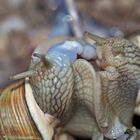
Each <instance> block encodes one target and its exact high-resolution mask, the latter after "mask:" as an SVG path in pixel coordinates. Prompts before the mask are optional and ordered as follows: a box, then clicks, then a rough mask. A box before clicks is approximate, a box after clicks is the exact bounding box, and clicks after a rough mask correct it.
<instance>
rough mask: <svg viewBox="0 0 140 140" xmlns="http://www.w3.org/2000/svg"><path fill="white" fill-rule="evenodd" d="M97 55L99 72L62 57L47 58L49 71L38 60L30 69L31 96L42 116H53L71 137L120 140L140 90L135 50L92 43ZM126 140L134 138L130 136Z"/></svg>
mask: <svg viewBox="0 0 140 140" xmlns="http://www.w3.org/2000/svg"><path fill="white" fill-rule="evenodd" d="M97 56H98V57H97V65H98V66H99V67H101V68H102V71H100V72H95V71H94V68H93V67H92V65H91V64H90V63H89V62H87V61H86V60H77V61H76V62H75V63H74V64H72V63H70V61H69V59H68V58H67V57H66V58H65V59H64V58H61V57H59V58H55V57H52V58H50V60H51V63H52V65H51V66H48V67H46V66H45V64H44V63H43V62H42V61H40V62H39V63H38V64H35V65H31V67H30V68H31V69H32V70H33V71H35V72H36V74H35V75H33V76H32V77H30V82H31V85H32V88H33V92H34V97H35V99H36V101H37V103H38V105H39V106H40V108H41V109H42V111H43V112H44V113H49V114H51V115H53V116H55V117H56V118H58V119H59V120H60V123H61V124H63V126H64V127H65V128H66V131H68V132H70V133H71V134H73V135H78V136H81V137H92V140H103V139H104V138H103V135H102V134H104V135H105V136H106V137H108V138H110V139H113V138H117V140H125V139H126V138H124V137H123V136H122V135H123V134H124V133H125V131H126V130H127V129H132V116H133V111H134V106H135V102H136V97H137V93H138V90H139V88H140V86H139V85H140V48H138V47H137V46H135V45H134V44H131V43H130V42H128V41H127V40H124V39H119V38H111V39H107V40H106V41H105V42H103V43H98V42H97ZM83 113H85V114H86V115H83ZM87 120H88V121H91V122H92V123H89V122H87V123H86V121H87ZM78 126H79V127H78ZM85 126H87V127H86V128H87V129H85ZM72 127H73V129H72ZM79 128H80V129H79ZM85 131H86V132H87V133H86V134H84V133H85ZM75 132H76V133H75ZM131 140H136V138H135V133H134V136H132V137H131Z"/></svg>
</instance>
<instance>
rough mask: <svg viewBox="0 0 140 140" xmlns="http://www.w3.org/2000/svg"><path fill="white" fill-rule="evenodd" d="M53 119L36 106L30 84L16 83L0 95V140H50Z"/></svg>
mask: <svg viewBox="0 0 140 140" xmlns="http://www.w3.org/2000/svg"><path fill="white" fill-rule="evenodd" d="M52 121H53V117H51V116H50V115H49V114H43V113H42V112H41V110H40V109H39V107H38V106H37V104H36V102H35V100H34V98H33V95H32V90H31V88H30V84H29V83H28V82H24V81H18V82H17V83H14V84H11V85H10V86H8V87H6V88H5V89H3V90H1V93H0V135H1V137H0V138H1V140H3V139H8V140H15V139H21V140H22V139H26V140H42V139H47V140H51V139H52V136H53V127H52V126H51V125H50V123H51V124H52Z"/></svg>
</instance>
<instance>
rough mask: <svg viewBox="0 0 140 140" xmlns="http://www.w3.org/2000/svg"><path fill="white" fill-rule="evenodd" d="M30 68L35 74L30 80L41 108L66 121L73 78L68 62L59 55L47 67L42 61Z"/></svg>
mask: <svg viewBox="0 0 140 140" xmlns="http://www.w3.org/2000/svg"><path fill="white" fill-rule="evenodd" d="M32 68H33V69H34V71H36V73H37V74H36V75H34V76H32V77H31V78H30V82H31V85H32V87H33V91H34V97H35V99H36V101H37V103H38V105H39V106H40V108H41V110H42V111H43V112H44V113H49V114H51V115H53V116H55V117H57V118H58V119H63V120H64V121H67V120H68V117H66V114H67V112H70V106H71V104H72V98H71V96H72V91H73V79H74V78H73V72H72V66H71V65H70V62H69V61H68V60H67V59H64V60H63V59H62V58H61V57H60V58H58V59H55V60H52V66H48V67H47V68H46V66H44V63H43V62H39V63H38V64H36V65H35V66H34V67H32V66H31V69H32ZM69 117H70V116H69Z"/></svg>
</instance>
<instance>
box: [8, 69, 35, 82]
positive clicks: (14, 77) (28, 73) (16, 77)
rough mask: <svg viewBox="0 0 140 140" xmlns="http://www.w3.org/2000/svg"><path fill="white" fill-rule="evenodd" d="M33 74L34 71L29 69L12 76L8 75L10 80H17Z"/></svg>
mask: <svg viewBox="0 0 140 140" xmlns="http://www.w3.org/2000/svg"><path fill="white" fill-rule="evenodd" d="M33 74H35V72H34V71H32V70H29V71H25V72H22V73H19V74H16V75H14V76H10V79H11V80H19V79H22V78H26V77H31V76H33Z"/></svg>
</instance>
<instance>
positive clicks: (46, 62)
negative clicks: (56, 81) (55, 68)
mask: <svg viewBox="0 0 140 140" xmlns="http://www.w3.org/2000/svg"><path fill="white" fill-rule="evenodd" d="M33 55H34V56H35V57H38V58H39V59H41V61H42V62H43V63H44V65H45V66H46V67H47V68H49V67H51V66H52V62H51V61H50V59H49V58H48V57H47V56H46V55H45V54H38V53H34V54H33Z"/></svg>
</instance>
